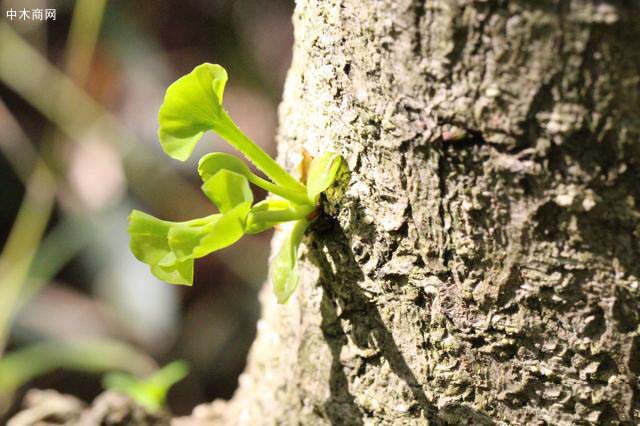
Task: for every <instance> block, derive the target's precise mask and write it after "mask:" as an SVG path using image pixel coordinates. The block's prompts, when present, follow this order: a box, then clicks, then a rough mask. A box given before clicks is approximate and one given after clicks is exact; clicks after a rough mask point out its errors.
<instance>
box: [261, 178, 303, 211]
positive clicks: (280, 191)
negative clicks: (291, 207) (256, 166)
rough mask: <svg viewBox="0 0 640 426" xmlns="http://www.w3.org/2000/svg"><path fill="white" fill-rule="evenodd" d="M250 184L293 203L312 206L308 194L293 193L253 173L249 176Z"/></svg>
mask: <svg viewBox="0 0 640 426" xmlns="http://www.w3.org/2000/svg"><path fill="white" fill-rule="evenodd" d="M249 182H251V183H252V184H254V185H256V186H259V187H260V188H262V189H264V190H265V191H267V192H271V193H272V194H275V195H278V196H280V197H282V198H285V199H287V200H289V201H291V202H293V203H296V204H301V205H306V204H310V203H309V197H307V193H306V192H300V191H293V190H291V189H289V188H285V187H282V186H278V185H276V184H273V183H271V182H269V181H268V180H266V179H262V178H261V177H259V176H256V175H254V174H253V173H251V174H250V175H249Z"/></svg>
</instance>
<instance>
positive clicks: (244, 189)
mask: <svg viewBox="0 0 640 426" xmlns="http://www.w3.org/2000/svg"><path fill="white" fill-rule="evenodd" d="M202 191H203V192H204V193H205V194H206V195H207V197H208V198H209V199H210V200H211V201H213V203H214V204H215V205H216V207H218V209H219V210H220V212H221V213H227V212H228V211H230V210H232V209H234V208H235V207H236V206H238V205H240V204H242V203H249V205H251V203H253V192H251V188H250V187H249V181H248V180H247V178H246V177H244V176H243V175H241V174H238V173H236V172H232V171H231V170H225V169H222V170H219V171H218V172H217V173H216V174H215V175H213V176H211V177H209V178H208V179H206V180H205V182H204V184H203V185H202Z"/></svg>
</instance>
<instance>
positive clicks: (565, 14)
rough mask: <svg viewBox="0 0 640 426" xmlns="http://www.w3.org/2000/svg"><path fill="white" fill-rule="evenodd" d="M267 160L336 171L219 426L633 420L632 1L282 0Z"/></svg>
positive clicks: (638, 301) (638, 103)
mask: <svg viewBox="0 0 640 426" xmlns="http://www.w3.org/2000/svg"><path fill="white" fill-rule="evenodd" d="M294 21H295V39H296V43H295V52H294V60H293V65H292V68H291V71H290V73H289V76H288V80H287V84H286V89H285V97H284V102H283V104H282V107H281V111H280V119H281V130H280V135H279V144H280V153H281V159H283V160H284V161H286V162H287V163H288V164H289V165H291V164H292V163H293V161H294V157H295V154H296V152H298V150H299V149H300V148H301V147H304V148H305V149H306V150H308V151H309V152H311V153H312V154H317V153H319V152H322V151H325V150H335V151H337V152H340V153H341V154H343V155H344V157H345V158H346V160H347V163H348V166H349V167H348V168H349V170H350V174H349V175H344V176H343V178H342V179H341V181H340V183H339V184H338V185H337V187H336V188H334V190H332V191H331V192H330V193H329V195H328V199H327V201H326V203H325V211H326V213H327V215H326V217H325V218H323V219H321V220H320V221H319V222H318V223H316V224H315V225H314V226H313V227H312V229H311V231H310V233H309V235H308V237H307V239H306V245H305V247H306V248H305V249H304V250H303V258H302V260H301V268H302V280H301V285H300V288H299V289H298V291H297V293H296V295H295V296H294V298H293V299H292V300H291V301H290V303H289V304H288V305H286V306H278V305H276V304H275V301H274V297H273V296H272V293H271V290H270V289H269V288H265V289H264V290H263V294H262V303H263V317H262V319H261V321H260V322H259V324H258V337H257V340H256V342H255V344H254V346H253V349H252V350H251V354H250V357H249V365H248V367H247V370H246V372H245V373H244V374H243V375H242V376H241V378H240V387H239V389H238V391H237V393H236V395H235V397H234V398H233V400H232V401H231V402H229V403H222V402H216V403H214V404H213V405H211V406H208V407H205V406H203V407H199V408H198V409H196V411H195V414H194V418H199V419H201V421H203V422H204V421H205V419H209V421H211V422H213V423H216V422H219V423H220V424H242V425H262V424H266V425H269V424H305V425H317V424H335V425H360V424H426V420H429V421H430V422H431V424H523V425H524V424H527V425H530V424H554V425H555V424H638V423H640V398H639V396H638V384H639V381H638V375H639V374H640V351H639V342H640V340H639V337H638V331H639V328H638V325H639V315H640V314H639V307H640V297H639V291H640V290H639V280H640V266H639V265H640V210H639V207H638V203H639V200H640V183H639V182H640V180H639V179H640V95H639V93H640V89H639V85H640V83H639V82H640V77H639V75H640V49H639V48H638V43H639V40H640V5H639V3H638V2H635V1H626V2H625V1H615V2H614V1H610V2H604V1H593V2H592V1H543V0H540V1H524V0H523V1H496V0H494V1H445V0H439V1H437V0H432V1H423V0H322V1H320V0H299V1H298V4H297V7H296V12H295V16H294Z"/></svg>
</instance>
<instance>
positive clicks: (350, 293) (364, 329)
mask: <svg viewBox="0 0 640 426" xmlns="http://www.w3.org/2000/svg"><path fill="white" fill-rule="evenodd" d="M311 247H312V249H311V250H310V252H309V260H310V261H311V262H313V263H314V264H315V265H316V266H318V268H319V270H320V277H319V284H320V285H322V287H323V289H324V293H323V298H322V304H321V314H322V324H321V327H322V332H323V335H324V338H325V340H326V342H327V345H328V346H329V348H330V350H331V355H332V365H331V375H330V383H329V388H330V392H331V397H330V398H329V399H328V400H327V401H326V402H325V404H324V410H325V414H326V416H327V417H328V418H329V420H330V422H331V424H333V425H345V424H348V425H362V424H364V422H363V418H364V417H365V416H366V415H367V414H366V412H365V409H364V408H363V407H361V406H360V405H359V404H357V403H356V398H355V396H354V395H353V394H352V393H351V392H350V390H349V382H350V379H349V378H348V376H347V375H349V376H351V381H352V380H353V377H355V376H358V375H362V374H364V373H365V371H366V368H367V366H372V367H373V368H376V369H378V368H380V365H381V364H382V362H383V361H384V360H386V361H387V362H388V363H389V366H390V368H391V370H392V371H393V373H394V374H395V375H396V376H397V377H399V378H400V379H401V380H402V381H404V383H405V384H406V385H407V387H408V388H409V390H410V392H411V395H412V397H413V404H412V405H411V406H410V407H409V410H408V411H407V412H405V413H401V412H400V411H395V409H396V408H397V407H384V408H383V410H384V411H387V415H388V416H389V417H392V416H397V417H396V418H395V419H396V420H398V421H400V420H401V417H403V418H412V419H414V420H415V419H425V420H426V419H428V421H429V423H431V424H457V421H459V420H461V419H469V420H471V421H474V422H477V423H475V424H483V425H494V424H495V422H493V421H492V420H491V419H490V418H489V417H488V416H487V415H486V414H484V413H480V412H476V411H475V410H472V409H471V408H469V407H468V406H465V405H463V404H458V405H456V406H454V407H448V408H447V409H444V410H438V409H437V408H436V407H435V406H434V405H433V404H432V403H431V402H430V401H429V400H428V399H427V397H426V395H425V393H424V390H423V388H422V386H421V384H420V382H419V381H418V379H417V377H416V376H415V374H414V373H413V371H412V370H411V368H410V366H409V364H408V363H407V361H406V359H405V357H404V355H403V354H402V352H401V351H400V349H399V348H398V346H397V344H396V342H395V340H394V337H393V335H392V334H391V332H390V331H389V330H388V328H387V327H386V325H385V322H384V320H383V318H382V315H381V313H380V310H379V309H378V307H377V306H376V303H375V301H374V300H371V298H370V297H368V296H367V295H366V293H365V292H364V291H363V290H362V289H361V288H360V287H359V286H358V285H357V283H359V282H361V281H362V280H363V279H364V275H363V273H362V270H361V269H360V268H359V266H358V264H357V262H356V261H355V258H354V255H353V253H352V251H351V249H350V247H349V243H348V239H347V237H346V235H345V234H344V233H343V231H342V230H341V229H340V228H339V226H338V225H337V224H335V223H332V222H331V221H330V220H329V219H327V218H322V219H320V220H319V221H318V222H316V224H314V233H313V242H312V244H311ZM349 340H350V341H351V342H352V344H355V345H356V346H357V347H358V348H359V349H361V350H363V352H369V353H371V355H367V356H366V357H364V358H358V357H354V358H355V360H353V359H352V360H347V362H350V364H349V365H343V360H341V356H340V354H341V351H342V349H343V348H344V347H345V346H346V345H348V344H349ZM347 358H348V357H347ZM385 391H391V392H393V391H395V392H397V391H398V389H388V390H387V389H385ZM365 398H366V397H365ZM371 416H372V417H375V416H377V417H378V418H379V416H380V413H379V412H378V413H376V414H375V415H374V414H373V413H371ZM385 417H386V416H385ZM451 421H453V423H450V422H451Z"/></svg>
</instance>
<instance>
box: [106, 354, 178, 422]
mask: <svg viewBox="0 0 640 426" xmlns="http://www.w3.org/2000/svg"><path fill="white" fill-rule="evenodd" d="M188 373H189V367H188V366H187V364H186V363H185V362H183V361H174V362H172V363H170V364H168V365H166V366H165V367H163V368H161V369H160V370H158V371H157V372H156V373H154V374H153V375H151V376H150V377H148V378H144V379H139V378H137V377H135V376H133V375H130V374H126V373H119V372H113V373H109V374H107V375H105V376H104V378H103V380H102V383H103V386H104V387H105V388H107V389H111V390H115V391H117V392H121V393H123V394H125V395H128V396H130V397H131V398H132V399H133V400H135V401H136V402H137V403H138V404H140V405H142V406H144V407H145V408H147V409H148V410H149V411H151V412H155V411H157V410H159V409H160V408H162V407H163V406H164V404H165V402H166V399H167V393H168V392H169V389H171V387H172V386H173V385H175V384H176V383H178V382H179V381H181V380H182V379H184V378H185V377H186V376H187V374H188Z"/></svg>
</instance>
